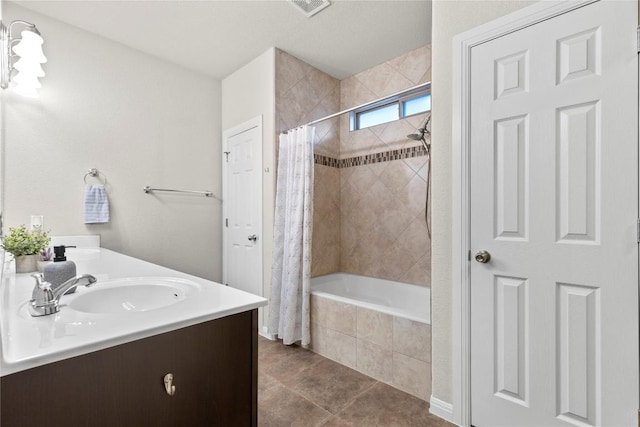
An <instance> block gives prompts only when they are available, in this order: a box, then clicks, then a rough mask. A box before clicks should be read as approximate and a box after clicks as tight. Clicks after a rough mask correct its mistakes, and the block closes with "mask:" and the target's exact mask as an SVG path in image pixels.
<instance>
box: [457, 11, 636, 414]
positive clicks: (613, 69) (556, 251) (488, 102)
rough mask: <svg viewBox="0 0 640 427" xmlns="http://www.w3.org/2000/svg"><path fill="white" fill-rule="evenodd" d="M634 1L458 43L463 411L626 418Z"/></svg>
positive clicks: (632, 327) (632, 293)
mask: <svg viewBox="0 0 640 427" xmlns="http://www.w3.org/2000/svg"><path fill="white" fill-rule="evenodd" d="M637 17H638V15H637V2H635V1H600V2H597V3H594V4H590V5H588V6H584V7H581V8H579V9H577V10H574V11H573V12H570V13H566V14H564V15H560V16H557V17H555V18H552V19H548V20H545V21H543V22H540V23H538V24H535V25H533V26H530V27H527V28H524V29H522V30H520V31H517V32H514V33H511V34H509V35H506V36H503V37H500V38H497V39H495V40H492V41H490V42H487V43H484V44H481V45H479V46H476V47H473V48H472V51H471V70H472V77H471V183H470V185H471V224H470V225H471V241H470V245H471V253H470V260H471V422H472V424H473V425H474V426H476V427H484V426H512V427H513V426H569V425H578V426H591V425H593V426H600V425H601V426H630V425H636V424H637V422H638V421H637V408H638V363H639V361H638V359H639V358H638V245H637V240H636V239H637V237H636V220H637V218H638V185H637V183H638V150H637V146H638V136H637V129H638V105H637V104H638V101H637V98H638V85H637V78H638V74H637V72H638V70H637V62H638V60H637V54H636V41H635V38H636V26H637ZM480 251H486V252H487V253H489V254H490V260H489V261H488V262H486V263H482V262H477V261H476V260H475V259H474V258H475V256H476V254H477V253H478V252H480ZM479 261H482V259H480V260H479Z"/></svg>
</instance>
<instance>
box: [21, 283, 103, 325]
mask: <svg viewBox="0 0 640 427" xmlns="http://www.w3.org/2000/svg"><path fill="white" fill-rule="evenodd" d="M31 277H33V278H34V279H36V286H35V287H34V288H33V292H32V293H31V301H29V314H31V315H32V316H34V317H37V316H47V315H49V314H54V313H57V312H59V311H60V306H59V305H58V303H59V302H60V297H61V296H62V295H64V294H65V293H66V292H67V291H68V290H69V289H71V288H73V287H74V286H87V287H89V286H91V285H93V284H94V283H96V282H97V279H96V278H95V277H93V276H92V275H90V274H83V275H80V276H76V277H72V278H71V279H69V280H67V281H66V282H64V283H62V284H61V285H60V286H58V287H56V288H55V289H53V290H52V289H51V283H49V282H45V281H44V279H43V277H42V273H36V274H32V275H31Z"/></svg>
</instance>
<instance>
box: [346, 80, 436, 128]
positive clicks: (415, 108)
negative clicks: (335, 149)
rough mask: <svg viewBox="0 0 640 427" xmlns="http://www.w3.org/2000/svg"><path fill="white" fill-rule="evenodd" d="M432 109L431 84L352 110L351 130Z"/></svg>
mask: <svg viewBox="0 0 640 427" xmlns="http://www.w3.org/2000/svg"><path fill="white" fill-rule="evenodd" d="M430 110H431V85H427V86H426V87H423V88H420V89H415V90H411V91H407V92H404V93H401V94H400V95H395V96H392V97H390V98H387V99H383V100H381V101H377V102H374V103H371V104H367V105H365V106H363V107H361V108H358V109H357V110H355V111H352V112H351V117H350V118H351V120H350V122H351V126H350V128H351V130H352V131H353V130H358V129H365V128H368V127H371V126H376V125H380V124H383V123H389V122H392V121H395V120H400V119H402V118H405V117H409V116H413V115H414V114H420V113H425V112H427V111H430Z"/></svg>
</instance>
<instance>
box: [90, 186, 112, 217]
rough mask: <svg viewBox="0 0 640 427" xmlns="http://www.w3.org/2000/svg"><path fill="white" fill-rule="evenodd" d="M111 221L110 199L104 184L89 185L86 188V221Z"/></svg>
mask: <svg viewBox="0 0 640 427" xmlns="http://www.w3.org/2000/svg"><path fill="white" fill-rule="evenodd" d="M105 222H109V199H108V198H107V192H106V191H105V189H104V185H87V186H86V187H85V188H84V223H85V224H100V223H105Z"/></svg>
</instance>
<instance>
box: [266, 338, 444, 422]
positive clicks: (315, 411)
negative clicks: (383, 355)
mask: <svg viewBox="0 0 640 427" xmlns="http://www.w3.org/2000/svg"><path fill="white" fill-rule="evenodd" d="M258 349H259V355H258V357H259V364H258V366H259V370H258V426H259V427H284V426H301V427H374V426H384V427H395V426H398V427H400V426H403V427H404V426H412V427H453V424H450V423H448V422H446V421H444V420H442V419H441V418H438V417H436V416H434V415H431V414H430V413H429V404H428V403H426V402H424V401H422V400H420V399H418V398H415V397H413V396H411V395H409V394H407V393H404V392H402V391H400V390H397V389H395V388H393V387H391V386H389V385H387V384H384V383H381V382H379V381H376V380H374V379H373V378H370V377H368V376H366V375H363V374H361V373H359V372H356V371H354V370H353V369H350V368H347V367H345V366H342V365H340V364H338V363H335V362H333V361H332V360H329V359H326V358H324V357H322V356H320V355H318V354H315V353H313V352H311V351H308V350H305V349H303V348H300V347H297V346H284V345H282V342H280V341H269V340H267V339H265V338H263V337H260V341H259V344H258Z"/></svg>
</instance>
